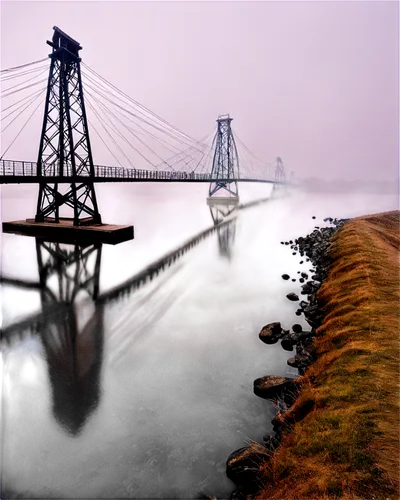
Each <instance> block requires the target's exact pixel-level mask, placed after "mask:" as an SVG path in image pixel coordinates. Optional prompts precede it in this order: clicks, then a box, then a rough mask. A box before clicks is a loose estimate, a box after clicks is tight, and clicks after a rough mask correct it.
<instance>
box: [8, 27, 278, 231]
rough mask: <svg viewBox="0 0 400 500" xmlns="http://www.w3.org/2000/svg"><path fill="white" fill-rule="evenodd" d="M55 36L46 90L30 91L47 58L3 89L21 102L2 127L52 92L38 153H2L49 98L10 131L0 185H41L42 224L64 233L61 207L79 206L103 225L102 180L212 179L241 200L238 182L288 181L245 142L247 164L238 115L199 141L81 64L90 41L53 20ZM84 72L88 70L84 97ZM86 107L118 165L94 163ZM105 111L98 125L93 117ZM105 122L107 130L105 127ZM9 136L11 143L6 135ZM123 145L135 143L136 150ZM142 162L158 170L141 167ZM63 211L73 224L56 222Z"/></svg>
mask: <svg viewBox="0 0 400 500" xmlns="http://www.w3.org/2000/svg"><path fill="white" fill-rule="evenodd" d="M47 43H48V44H49V45H50V46H51V47H52V53H51V54H50V55H49V57H50V70H49V76H48V80H47V86H46V87H43V88H42V89H39V90H37V87H36V90H35V91H34V92H33V93H30V94H29V92H31V91H32V88H34V87H35V86H36V85H39V84H40V82H43V80H37V78H38V76H40V75H41V74H43V73H44V72H45V71H46V66H45V65H42V66H40V64H41V63H43V61H44V60H41V61H35V62H33V63H29V64H26V65H23V66H19V67H15V68H10V69H7V70H2V72H1V73H2V83H3V84H4V83H6V82H8V81H9V80H12V81H13V83H14V81H16V82H17V83H15V84H14V85H12V86H9V87H8V88H6V89H4V90H3V92H2V94H3V95H2V101H3V103H4V99H5V98H9V97H10V98H11V99H12V100H13V102H12V104H10V105H9V106H3V110H2V112H3V111H4V113H7V114H5V115H4V116H2V121H3V124H4V127H3V129H2V133H5V132H6V130H7V129H8V128H9V127H10V126H11V125H12V124H13V123H14V121H15V120H16V119H17V118H19V116H20V115H23V113H24V112H25V111H27V110H28V109H29V108H30V107H31V106H34V104H35V103H36V101H37V99H38V98H39V97H40V95H41V91H45V93H46V97H45V100H44V116H43V125H42V132H41V136H40V141H39V153H38V157H37V161H36V162H23V161H14V160H3V157H4V155H5V154H6V153H7V152H8V151H9V149H10V148H11V147H12V146H13V144H14V142H15V141H16V140H17V139H18V138H19V135H20V133H21V132H22V131H23V130H24V128H25V126H26V125H27V123H28V122H29V120H30V119H31V118H32V116H33V115H34V113H35V112H36V110H37V109H38V108H39V106H40V104H41V102H40V101H39V104H38V106H36V108H35V109H34V111H33V113H32V114H31V115H30V116H29V118H28V120H27V121H26V122H25V123H24V124H23V126H22V128H21V129H20V130H19V131H18V133H17V134H16V135H15V137H10V141H9V142H10V144H9V146H8V147H7V148H6V149H5V151H4V152H3V153H2V156H1V158H0V183H37V184H38V186H39V196H38V202H37V211H36V216H35V222H36V223H48V222H51V223H56V224H53V226H52V227H53V230H55V228H57V230H58V233H59V234H61V232H62V231H63V233H64V234H65V232H66V231H65V218H66V216H65V215H66V214H65V213H63V214H60V211H63V212H66V213H67V214H68V212H71V214H70V215H72V217H69V220H70V221H71V224H73V225H74V226H91V227H94V226H99V225H101V224H102V218H101V215H100V212H99V210H98V205H97V200H96V194H95V189H94V184H95V183H96V182H166V183H168V182H206V183H209V184H210V188H209V196H210V197H214V196H221V193H224V194H225V196H230V197H236V198H237V197H238V183H239V182H261V183H273V184H274V185H277V184H284V183H285V176H284V171H283V164H282V160H281V159H280V158H279V157H278V158H277V160H276V166H272V165H266V164H265V163H264V162H261V161H260V160H258V159H257V157H256V156H255V155H254V154H253V153H251V151H250V150H249V149H248V148H247V147H246V146H245V145H244V144H243V143H242V146H243V148H242V152H241V155H242V159H241V165H240V168H239V154H238V149H237V147H236V140H235V137H234V135H233V132H232V128H231V122H232V118H230V116H229V115H223V116H220V117H219V118H218V120H217V131H216V134H215V137H214V140H213V142H212V144H211V147H209V146H208V145H207V141H204V142H203V141H195V140H194V139H192V138H191V137H190V136H188V135H187V134H185V133H183V132H181V131H180V130H178V129H177V128H176V127H175V126H173V125H171V124H170V123H168V122H167V121H166V120H164V119H162V118H161V117H159V116H158V115H156V114H155V113H153V112H151V111H150V110H148V109H147V108H145V107H144V106H142V105H141V104H139V103H138V102H137V101H135V100H134V99H132V98H130V97H129V96H127V95H126V94H124V93H123V92H121V91H120V90H119V89H117V88H116V87H115V86H114V85H112V84H111V83H110V82H108V81H107V80H105V79H104V78H103V77H101V76H100V75H99V74H98V73H96V72H95V71H94V70H92V69H91V68H89V67H88V66H86V65H85V64H82V65H83V66H84V68H85V71H82V68H81V58H80V56H79V51H80V50H81V49H82V47H81V46H80V44H79V43H78V42H77V41H76V40H74V39H72V38H71V37H70V36H68V35H67V34H66V33H64V32H63V31H61V30H60V29H59V28H57V27H54V33H53V38H52V41H49V42H47ZM38 64H39V66H38ZM86 68H87V71H86ZM40 71H41V73H39V72H40ZM82 76H84V78H85V98H84V92H83V83H82V82H83V80H82ZM32 80H33V82H32ZM28 82H29V83H28ZM26 92H28V94H26ZM21 94H22V95H24V97H23V98H22V99H19V100H15V99H16V97H15V96H17V97H19V96H20V95H21ZM87 106H88V110H89V111H90V112H91V115H92V120H91V121H90V125H91V127H92V128H93V130H94V131H95V133H96V135H97V136H98V138H99V139H100V141H101V142H100V143H98V147H100V146H101V147H105V148H106V149H107V150H108V152H109V153H110V154H111V155H112V156H113V157H114V159H115V161H116V162H117V163H118V165H119V166H118V167H116V166H99V165H95V164H94V161H93V154H92V145H91V140H92V139H93V137H90V136H89V118H88V114H87V111H86V107H87ZM21 108H23V110H22V111H20V110H21ZM10 110H12V111H10ZM18 111H19V113H18ZM16 113H18V114H16ZM13 115H15V116H13ZM96 119H97V123H98V125H99V128H97V126H95V125H94V123H95V120H96ZM7 120H8V122H7ZM121 127H122V128H121ZM100 128H102V129H103V130H104V132H105V133H106V135H107V137H106V138H104V137H103V135H102V134H101V133H100V132H99V130H100ZM10 130H11V129H10ZM2 139H3V140H2V144H5V142H4V136H3V137H2ZM7 142H8V141H7ZM240 142H241V141H240ZM124 147H125V148H127V147H128V148H129V151H128V153H127V152H126V150H124V149H123V148H124ZM167 151H169V152H170V153H173V155H172V156H170V153H166V152H167ZM167 154H168V155H169V156H168V159H166V158H167ZM118 155H119V156H118ZM246 155H247V157H246ZM121 158H122V160H121ZM124 162H125V165H123V163H124ZM143 162H146V163H145V164H146V165H149V166H150V168H149V167H147V168H137V167H138V166H139V165H142V164H143ZM254 165H256V167H254ZM62 186H63V187H62ZM61 219H63V220H64V228H63V225H62V224H57V223H58V222H61ZM32 223H33V222H31V223H30V226H29V227H30V229H29V232H30V234H31V233H32ZM20 226H21V224H20ZM36 227H39V226H36ZM81 229H82V228H81ZM83 231H84V229H82V231H81V232H82V233H83ZM69 234H71V231H69ZM75 234H76V232H75ZM91 234H93V233H91ZM97 234H100V233H99V232H98V233H97ZM131 237H133V228H132V236H131Z"/></svg>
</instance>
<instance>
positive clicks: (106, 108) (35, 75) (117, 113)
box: [0, 58, 275, 179]
mask: <svg viewBox="0 0 400 500" xmlns="http://www.w3.org/2000/svg"><path fill="white" fill-rule="evenodd" d="M46 60H48V59H47V58H46V59H41V60H38V61H34V62H32V63H28V64H24V65H21V66H15V67H13V68H8V69H5V70H2V71H1V101H2V109H1V139H2V140H1V146H2V149H1V157H0V159H2V158H3V157H4V155H5V154H6V153H7V152H9V151H10V150H11V148H12V146H13V145H15V144H16V141H17V139H18V138H19V137H20V135H21V133H22V131H23V130H24V129H25V128H26V127H27V125H28V124H29V122H30V120H31V119H32V118H33V117H34V115H35V113H36V111H37V110H38V109H39V108H40V106H41V105H42V103H43V102H44V99H45V93H46V88H47V85H46V83H45V82H47V80H48V77H47V76H44V74H45V73H47V72H48V71H49V65H48V63H46V64H44V61H46ZM81 66H82V70H81V74H82V84H83V89H84V98H85V103H86V112H87V116H88V122H89V132H91V131H93V133H92V134H91V136H92V141H91V142H92V150H93V155H94V162H95V163H97V164H102V165H107V164H112V165H118V166H120V167H123V168H129V169H143V170H157V171H161V170H162V171H168V170H169V171H172V172H186V173H188V174H190V173H196V174H209V173H211V170H212V163H213V156H214V150H215V142H216V135H215V129H213V130H212V131H210V132H209V133H208V134H206V135H205V136H204V137H203V138H202V139H200V140H199V141H197V140H195V139H194V138H193V137H191V136H189V135H188V134H186V133H185V132H183V131H181V130H180V129H179V128H177V127H176V126H175V125H173V124H172V123H170V122H169V121H167V120H165V119H164V118H162V117H161V116H160V115H158V114H157V113H155V112H153V111H151V110H150V109H149V108H147V107H146V106H144V105H142V104H140V103H139V102H138V101H136V100H135V99H133V98H132V97H130V96H129V95H128V94H126V93H125V92H123V91H122V90H120V89H118V88H117V87H116V86H115V85H114V84H112V83H111V82H109V81H108V80H107V79H105V78H104V77H102V76H101V75H100V74H99V73H97V72H96V71H94V70H93V69H92V68H91V67H89V66H88V65H87V64H85V63H82V65H81ZM32 110H33V111H32ZM35 127H36V128H35V132H34V134H35V136H37V141H36V143H35V142H34V140H31V141H30V143H31V144H38V143H39V134H40V131H41V126H40V122H37V123H36V125H35ZM234 137H235V139H236V141H237V143H238V146H239V147H238V154H239V159H238V160H239V168H240V177H241V178H252V179H273V178H274V175H275V166H273V165H272V164H271V163H266V162H264V161H262V160H260V159H259V158H258V157H257V156H256V155H255V154H254V153H252V151H251V150H250V149H249V148H248V147H247V146H246V145H245V144H244V143H243V141H242V140H241V139H240V138H239V137H238V136H237V134H235V135H234Z"/></svg>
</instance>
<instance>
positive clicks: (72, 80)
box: [35, 26, 101, 226]
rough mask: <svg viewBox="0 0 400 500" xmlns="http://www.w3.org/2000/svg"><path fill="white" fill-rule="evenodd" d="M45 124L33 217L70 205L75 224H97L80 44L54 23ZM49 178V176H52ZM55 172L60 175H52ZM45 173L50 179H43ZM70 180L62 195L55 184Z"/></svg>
mask: <svg viewBox="0 0 400 500" xmlns="http://www.w3.org/2000/svg"><path fill="white" fill-rule="evenodd" d="M53 29H54V34H53V39H52V41H51V42H49V41H48V42H47V43H48V44H49V45H50V46H51V47H52V48H53V52H52V53H51V54H49V57H50V59H51V64H50V72H49V79H48V84H47V96H46V104H45V111H44V118H43V128H42V134H41V138H40V147H39V154H38V161H37V175H38V178H39V197H38V204H37V212H36V218H35V220H36V222H43V221H48V222H59V220H60V214H59V208H60V207H61V206H62V205H65V206H67V207H69V208H72V209H73V223H74V225H76V226H79V225H84V224H101V216H100V214H99V212H98V208H97V201H96V195H95V191H94V185H93V178H94V166H93V157H92V151H91V147H90V139H89V131H88V123H87V118H86V110H85V103H84V99H83V89H82V78H81V67H80V62H81V59H80V57H79V51H80V50H81V49H82V47H81V46H80V44H79V43H78V42H77V41H75V40H73V39H72V38H71V37H69V36H68V35H67V34H65V33H64V32H63V31H61V30H60V29H59V28H57V26H54V28H53ZM50 177H53V179H50ZM54 177H60V178H61V179H60V181H58V179H54ZM46 178H48V179H46ZM59 182H60V183H61V182H63V183H67V184H70V186H69V188H68V189H67V190H66V192H65V193H64V194H61V193H60V192H59V190H58V183H59Z"/></svg>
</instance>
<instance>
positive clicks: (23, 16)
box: [1, 1, 399, 181]
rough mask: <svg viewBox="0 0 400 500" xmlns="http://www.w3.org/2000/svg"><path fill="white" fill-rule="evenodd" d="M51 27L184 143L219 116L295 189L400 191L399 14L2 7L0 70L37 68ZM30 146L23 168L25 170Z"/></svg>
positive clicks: (257, 7) (261, 8) (325, 8)
mask: <svg viewBox="0 0 400 500" xmlns="http://www.w3.org/2000/svg"><path fill="white" fill-rule="evenodd" d="M53 25H57V26H59V27H60V28H61V29H62V30H63V31H65V32H67V33H68V34H70V35H71V36H72V37H73V38H75V39H76V40H78V41H79V42H80V43H81V45H82V46H83V50H82V51H81V56H82V59H83V60H84V62H86V63H87V64H88V65H89V66H91V67H92V68H93V69H95V70H96V71H97V72H98V73H100V74H101V75H102V76H104V77H106V78H107V79H109V80H110V81H112V82H113V83H114V84H115V85H116V86H117V87H119V88H120V89H122V90H123V91H125V92H126V93H127V94H129V95H131V96H132V97H134V98H135V99H136V100H138V101H139V102H141V103H143V104H144V105H146V106H147V107H149V108H150V109H152V110H153V111H155V112H157V113H158V114H160V115H161V116H163V117H164V118H166V119H167V120H169V121H170V122H172V123H174V124H175V125H176V126H178V127H179V128H181V129H182V130H184V131H185V132H187V133H188V134H189V135H191V136H194V137H196V138H199V139H200V138H201V137H202V136H204V135H205V134H206V133H207V132H208V131H210V130H211V129H212V127H213V126H214V124H215V119H216V118H217V116H218V115H219V114H222V113H230V114H231V116H232V117H233V118H234V122H233V127H234V130H235V131H236V132H237V133H238V135H239V137H240V138H241V139H242V140H243V141H244V142H245V143H246V145H247V146H248V147H249V148H250V149H251V150H252V151H253V152H254V153H255V154H256V155H257V156H259V157H261V158H265V159H266V160H269V161H270V160H272V159H274V158H275V157H276V156H278V155H279V156H281V157H282V158H283V160H284V162H285V164H286V165H287V167H288V169H289V170H293V171H294V172H295V173H296V175H298V176H299V177H305V176H317V177H324V178H328V179H332V178H350V179H355V178H361V179H366V180H372V179H374V178H379V177H380V176H381V177H383V178H384V179H386V180H393V181H394V180H396V179H397V177H398V152H399V147H398V141H399V100H398V90H399V89H398V86H399V6H398V3H397V2H364V1H358V2H325V1H320V2H205V1H202V2H190V1H186V2H150V1H149V2H78V1H77V2H74V1H70V2H54V1H53V2H36V1H32V2H17V1H12V2H11V1H2V2H1V68H2V69H4V68H8V67H10V66H15V65H18V64H23V63H25V62H29V61H33V60H37V59H41V58H42V57H46V55H47V54H48V53H49V52H50V50H49V49H50V48H49V47H48V46H47V45H46V43H45V42H46V40H47V39H50V38H51V36H52V32H53V30H52V27H53ZM40 120H41V118H40ZM40 120H39V121H40ZM37 140H38V138H37V137H36V136H35V137H34V134H32V135H31V136H30V137H28V139H27V140H26V141H25V140H24V144H23V145H21V146H20V147H21V154H23V155H24V156H26V155H30V157H31V158H32V160H35V159H36V155H37V147H38V145H37ZM30 151H32V154H31V153H30ZM17 153H18V151H17V152H15V153H14V154H13V155H12V156H13V157H17V156H18V154H17Z"/></svg>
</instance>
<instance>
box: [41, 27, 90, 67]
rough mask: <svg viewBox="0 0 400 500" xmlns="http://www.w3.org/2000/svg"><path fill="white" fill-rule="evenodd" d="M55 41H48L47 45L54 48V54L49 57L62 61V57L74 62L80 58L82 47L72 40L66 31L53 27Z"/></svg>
mask: <svg viewBox="0 0 400 500" xmlns="http://www.w3.org/2000/svg"><path fill="white" fill-rule="evenodd" d="M53 30H54V33H53V39H52V41H51V42H49V41H48V40H47V42H46V43H47V44H48V45H50V47H52V48H53V52H52V53H51V54H50V55H49V57H56V58H57V59H60V60H61V57H66V58H68V57H69V58H71V59H72V60H76V59H77V58H78V59H79V61H80V58H79V51H80V50H82V47H81V45H80V43H79V42H77V41H76V40H74V39H73V38H71V37H70V36H69V35H67V34H66V33H64V31H62V30H60V28H58V27H57V26H53Z"/></svg>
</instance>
